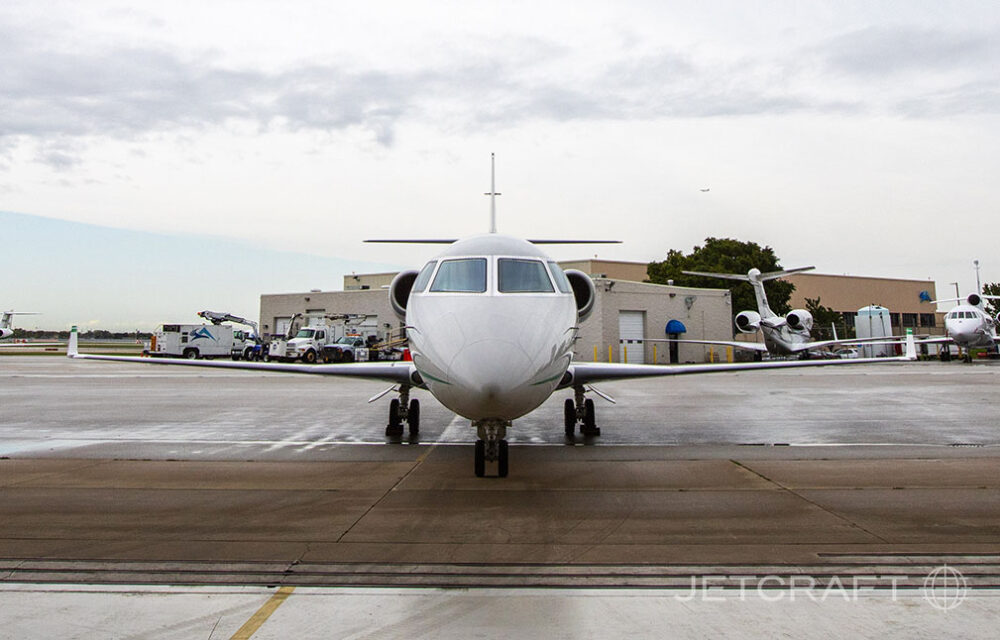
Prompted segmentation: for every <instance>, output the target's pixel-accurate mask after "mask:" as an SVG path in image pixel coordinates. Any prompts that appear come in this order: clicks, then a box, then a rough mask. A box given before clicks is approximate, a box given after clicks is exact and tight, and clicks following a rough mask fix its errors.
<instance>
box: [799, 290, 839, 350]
mask: <svg viewBox="0 0 1000 640" xmlns="http://www.w3.org/2000/svg"><path fill="white" fill-rule="evenodd" d="M806 311H808V312H809V313H811V314H812V317H813V328H812V337H813V339H814V340H832V339H833V329H831V328H830V325H831V324H835V325H836V326H837V337H838V338H847V337H849V336H848V335H847V327H846V325H845V324H844V316H843V315H842V314H840V313H837V312H836V311H834V310H833V309H831V308H830V307H826V306H823V304H822V303H821V302H820V298H819V296H817V297H815V298H806Z"/></svg>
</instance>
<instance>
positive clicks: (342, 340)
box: [337, 336, 357, 344]
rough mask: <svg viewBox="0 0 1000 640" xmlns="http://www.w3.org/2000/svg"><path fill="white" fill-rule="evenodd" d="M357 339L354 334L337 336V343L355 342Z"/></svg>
mask: <svg viewBox="0 0 1000 640" xmlns="http://www.w3.org/2000/svg"><path fill="white" fill-rule="evenodd" d="M355 340H357V338H355V337H353V336H340V337H339V338H337V344H354V341H355Z"/></svg>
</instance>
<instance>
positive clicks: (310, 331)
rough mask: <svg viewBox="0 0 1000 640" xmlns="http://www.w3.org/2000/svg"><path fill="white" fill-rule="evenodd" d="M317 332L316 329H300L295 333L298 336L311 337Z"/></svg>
mask: <svg viewBox="0 0 1000 640" xmlns="http://www.w3.org/2000/svg"><path fill="white" fill-rule="evenodd" d="M314 333H316V330H315V329H299V332H298V333H296V334H295V337H296V338H311V337H313V334H314Z"/></svg>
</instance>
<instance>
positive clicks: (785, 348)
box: [654, 267, 896, 357]
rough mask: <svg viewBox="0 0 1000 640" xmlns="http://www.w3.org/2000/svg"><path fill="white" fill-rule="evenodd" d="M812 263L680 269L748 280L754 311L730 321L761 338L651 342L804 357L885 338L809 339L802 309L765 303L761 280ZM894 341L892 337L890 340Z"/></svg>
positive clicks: (809, 325) (810, 320)
mask: <svg viewBox="0 0 1000 640" xmlns="http://www.w3.org/2000/svg"><path fill="white" fill-rule="evenodd" d="M815 268H816V267H797V268H795V269H786V270H784V271H771V272H768V273H761V272H760V270H759V269H750V271H748V272H747V274H746V275H741V274H738V273H708V272H704V271H683V272H682V273H684V274H686V275H689V276H704V277H708V278H721V279H724V280H740V281H743V282H749V283H750V285H751V286H752V287H753V292H754V296H755V297H756V298H757V311H741V312H739V313H738V314H736V318H734V322H735V324H736V328H737V329H738V330H739V331H740V332H741V333H757V332H758V331H760V332H761V334H763V336H764V342H763V343H760V342H742V341H738V340H691V339H687V338H684V339H668V340H655V341H654V342H679V343H689V344H718V345H725V346H727V347H735V348H737V349H745V350H747V351H754V352H756V353H758V354H761V353H770V354H771V355H772V356H789V355H795V354H799V355H801V356H803V357H808V354H809V351H812V350H814V349H822V348H824V347H831V346H837V345H856V344H863V343H873V342H875V341H883V342H884V341H885V340H886V339H885V338H871V339H867V338H864V339H857V338H850V339H837V338H834V339H833V340H813V339H812V336H811V335H810V333H811V331H812V326H813V317H812V314H811V313H809V311H807V310H806V309H793V310H791V311H789V312H788V314H787V315H784V316H779V315H778V314H776V313H775V312H774V311H772V310H771V307H770V305H768V303H767V294H766V293H765V292H764V283H765V282H766V281H768V280H776V279H778V278H782V277H784V276H787V275H789V274H791V273H799V272H800V271H809V270H810V269H815ZM892 342H893V343H894V344H895V343H896V341H892Z"/></svg>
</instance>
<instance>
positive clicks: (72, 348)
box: [66, 324, 80, 358]
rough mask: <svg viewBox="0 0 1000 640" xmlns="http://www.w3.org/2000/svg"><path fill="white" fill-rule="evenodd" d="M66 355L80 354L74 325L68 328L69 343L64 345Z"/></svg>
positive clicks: (73, 356)
mask: <svg viewBox="0 0 1000 640" xmlns="http://www.w3.org/2000/svg"><path fill="white" fill-rule="evenodd" d="M66 355H67V356H68V357H70V358H75V357H77V356H78V355H80V343H79V339H78V337H77V330H76V325H75V324H74V325H73V328H72V329H70V330H69V344H68V345H66Z"/></svg>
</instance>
